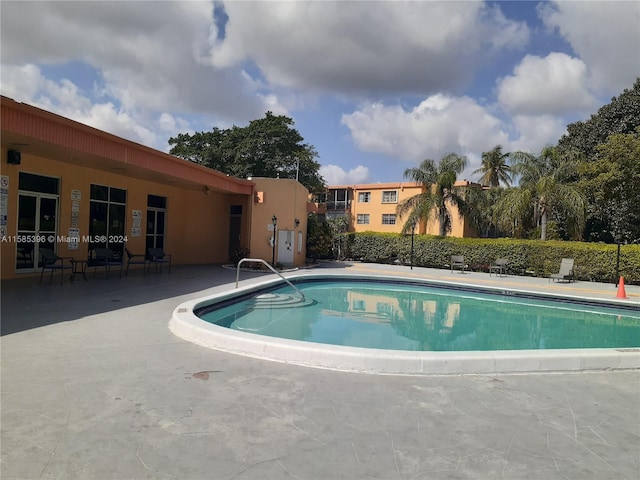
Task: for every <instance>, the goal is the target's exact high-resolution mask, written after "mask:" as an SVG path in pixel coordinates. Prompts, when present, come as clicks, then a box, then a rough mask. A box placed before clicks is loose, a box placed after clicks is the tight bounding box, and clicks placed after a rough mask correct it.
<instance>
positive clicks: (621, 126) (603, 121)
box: [558, 78, 640, 161]
mask: <svg viewBox="0 0 640 480" xmlns="http://www.w3.org/2000/svg"><path fill="white" fill-rule="evenodd" d="M639 126H640V78H637V79H636V81H635V83H634V85H633V88H631V89H625V90H624V91H623V92H622V93H621V94H620V95H619V96H618V97H614V98H612V99H611V103H609V104H607V105H605V106H603V107H601V108H600V109H599V110H598V112H597V113H595V114H594V115H591V118H589V119H588V120H586V121H584V122H575V123H571V124H569V125H568V126H567V134H566V135H563V136H562V137H561V138H560V140H559V142H558V148H559V149H560V151H561V152H563V153H569V152H572V151H574V152H580V153H581V154H582V156H583V158H584V159H585V160H587V161H593V160H596V159H597V157H596V154H597V147H598V145H600V144H603V143H606V141H607V138H608V137H609V135H613V134H617V133H622V134H626V133H630V134H633V133H634V132H635V130H636V128H638V127H639Z"/></svg>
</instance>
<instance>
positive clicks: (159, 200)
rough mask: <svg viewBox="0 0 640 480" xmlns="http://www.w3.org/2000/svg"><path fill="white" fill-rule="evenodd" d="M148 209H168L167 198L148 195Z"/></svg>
mask: <svg viewBox="0 0 640 480" xmlns="http://www.w3.org/2000/svg"><path fill="white" fill-rule="evenodd" d="M147 207H154V208H167V197H160V196H158V195H148V196H147Z"/></svg>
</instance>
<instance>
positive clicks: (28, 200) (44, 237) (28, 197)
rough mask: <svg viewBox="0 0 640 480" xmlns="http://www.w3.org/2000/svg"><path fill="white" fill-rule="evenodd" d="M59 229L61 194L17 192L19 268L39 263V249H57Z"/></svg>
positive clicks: (17, 256) (35, 266)
mask: <svg viewBox="0 0 640 480" xmlns="http://www.w3.org/2000/svg"><path fill="white" fill-rule="evenodd" d="M57 231H58V198H57V197H54V196H49V195H45V194H37V193H26V192H25V193H20V194H19V195H18V237H17V242H16V269H17V270H20V271H29V270H33V269H36V268H38V266H39V257H40V253H39V250H40V249H41V248H49V249H51V250H53V251H55V249H56V248H55V247H56V234H57Z"/></svg>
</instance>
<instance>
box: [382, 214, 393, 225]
mask: <svg viewBox="0 0 640 480" xmlns="http://www.w3.org/2000/svg"><path fill="white" fill-rule="evenodd" d="M382 224H383V225H395V224H396V214H395V213H383V214H382Z"/></svg>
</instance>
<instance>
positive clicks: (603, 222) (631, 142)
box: [580, 127, 640, 243]
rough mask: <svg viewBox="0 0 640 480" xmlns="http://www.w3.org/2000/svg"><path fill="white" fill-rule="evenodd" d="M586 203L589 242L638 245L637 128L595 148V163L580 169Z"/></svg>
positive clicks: (639, 179) (639, 183)
mask: <svg viewBox="0 0 640 480" xmlns="http://www.w3.org/2000/svg"><path fill="white" fill-rule="evenodd" d="M580 187H581V189H582V190H583V191H584V192H586V195H587V198H588V199H589V222H590V223H591V225H589V227H591V228H589V229H588V235H589V237H588V238H589V240H593V241H605V242H609V243H611V242H615V241H622V242H629V243H639V242H640V127H639V128H637V129H636V131H635V132H634V133H629V134H616V135H611V136H610V137H609V138H608V139H607V141H606V143H603V144H601V145H598V147H597V161H595V162H588V163H584V164H583V165H582V166H581V182H580Z"/></svg>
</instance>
